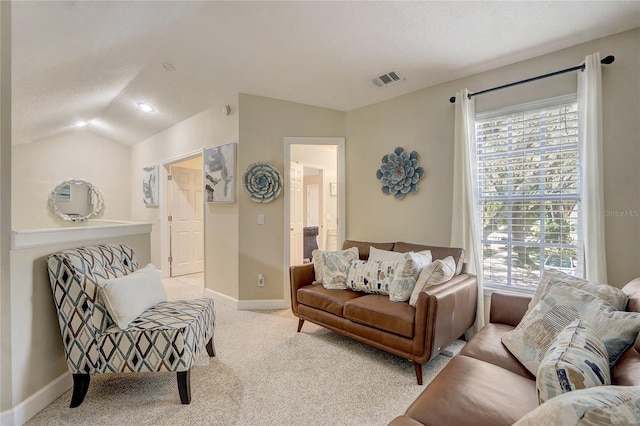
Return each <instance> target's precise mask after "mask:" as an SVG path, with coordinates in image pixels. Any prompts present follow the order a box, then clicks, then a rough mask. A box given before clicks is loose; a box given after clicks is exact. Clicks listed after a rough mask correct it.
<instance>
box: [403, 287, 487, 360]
mask: <svg viewBox="0 0 640 426" xmlns="http://www.w3.org/2000/svg"><path fill="white" fill-rule="evenodd" d="M477 306H478V281H477V278H476V276H475V275H470V274H460V275H456V276H455V277H453V278H452V279H450V280H449V281H447V282H445V283H443V284H440V285H437V286H433V287H429V288H427V289H425V290H423V291H422V292H421V293H420V295H419V296H418V302H417V304H416V317H415V337H414V341H413V353H414V354H415V355H416V356H417V357H419V358H420V359H419V362H426V361H428V360H430V359H431V358H433V357H434V356H436V355H437V354H438V353H439V352H440V351H441V350H442V349H443V348H444V347H446V346H447V345H449V344H450V343H451V342H453V341H454V340H456V339H457V338H458V337H460V336H461V335H463V334H464V332H465V331H467V330H468V329H469V328H470V327H471V326H472V325H473V324H474V322H475V320H476V310H477Z"/></svg>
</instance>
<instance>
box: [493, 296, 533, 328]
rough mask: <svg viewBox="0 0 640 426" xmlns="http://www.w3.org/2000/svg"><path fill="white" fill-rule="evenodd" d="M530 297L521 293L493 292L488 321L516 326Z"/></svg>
mask: <svg viewBox="0 0 640 426" xmlns="http://www.w3.org/2000/svg"><path fill="white" fill-rule="evenodd" d="M531 297H532V296H528V295H521V294H507V293H493V294H492V295H491V308H490V310H489V322H492V323H499V324H506V325H510V326H513V327H515V326H517V325H518V324H520V321H521V320H522V317H523V316H524V314H525V312H527V308H528V306H529V302H530V301H531Z"/></svg>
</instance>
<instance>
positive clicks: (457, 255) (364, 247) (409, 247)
mask: <svg viewBox="0 0 640 426" xmlns="http://www.w3.org/2000/svg"><path fill="white" fill-rule="evenodd" d="M372 246H373V247H375V248H378V249H380V250H393V251H397V252H400V253H406V252H408V251H415V252H418V251H423V250H431V257H432V259H433V260H436V259H444V258H446V257H448V256H451V257H453V260H455V261H456V275H458V274H460V273H462V272H463V268H464V249H461V248H455V247H438V246H427V245H423V244H414V243H404V242H397V243H370V242H367V241H355V240H345V241H344V243H342V250H346V249H348V248H351V247H358V253H360V260H367V259H369V247H372Z"/></svg>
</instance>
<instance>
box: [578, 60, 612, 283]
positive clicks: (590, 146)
mask: <svg viewBox="0 0 640 426" xmlns="http://www.w3.org/2000/svg"><path fill="white" fill-rule="evenodd" d="M584 63H585V68H584V71H582V72H579V73H578V123H579V124H578V125H579V135H580V136H579V137H580V142H579V143H580V156H581V160H582V161H581V165H582V166H581V175H582V176H581V178H582V212H583V213H582V226H583V235H584V263H585V278H586V279H587V280H589V281H595V282H598V283H602V284H606V283H607V259H606V255H605V240H604V189H603V182H602V175H603V172H602V72H601V64H600V53H599V52H596V53H594V54H592V55H588V56H587V57H586V59H585V61H584Z"/></svg>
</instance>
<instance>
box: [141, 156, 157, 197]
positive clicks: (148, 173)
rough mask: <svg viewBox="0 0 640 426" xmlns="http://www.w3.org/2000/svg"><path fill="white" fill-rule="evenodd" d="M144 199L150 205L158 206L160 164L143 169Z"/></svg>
mask: <svg viewBox="0 0 640 426" xmlns="http://www.w3.org/2000/svg"><path fill="white" fill-rule="evenodd" d="M142 197H143V198H142V199H143V200H144V203H145V204H146V205H147V206H149V207H158V165H157V164H154V165H152V166H147V167H145V168H144V169H143V170H142Z"/></svg>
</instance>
